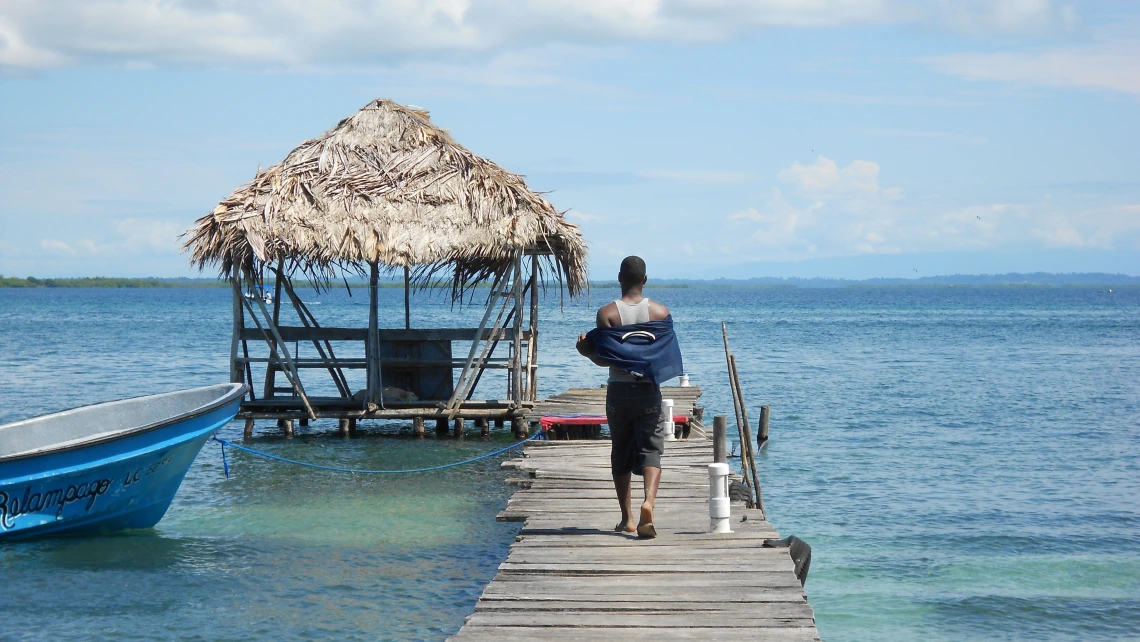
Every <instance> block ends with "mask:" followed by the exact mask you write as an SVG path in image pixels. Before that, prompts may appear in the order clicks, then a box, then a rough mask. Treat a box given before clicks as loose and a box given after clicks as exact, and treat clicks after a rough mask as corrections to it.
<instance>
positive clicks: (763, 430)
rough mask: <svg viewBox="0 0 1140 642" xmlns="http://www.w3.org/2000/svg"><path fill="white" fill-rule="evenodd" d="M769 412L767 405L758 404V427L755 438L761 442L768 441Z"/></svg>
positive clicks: (770, 410)
mask: <svg viewBox="0 0 1140 642" xmlns="http://www.w3.org/2000/svg"><path fill="white" fill-rule="evenodd" d="M771 412H772V409H771V408H769V407H768V406H760V429H759V434H758V435H757V436H756V438H757V440H758V441H759V442H760V443H761V444H763V443H764V442H766V441H768V415H769V413H771Z"/></svg>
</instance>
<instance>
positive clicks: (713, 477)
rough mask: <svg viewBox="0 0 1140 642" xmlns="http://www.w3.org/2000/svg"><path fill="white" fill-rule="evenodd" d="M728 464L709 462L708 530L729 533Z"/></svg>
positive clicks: (730, 530)
mask: <svg viewBox="0 0 1140 642" xmlns="http://www.w3.org/2000/svg"><path fill="white" fill-rule="evenodd" d="M729 501H730V500H729V498H728V464H709V531H711V532H713V533H731V532H732V527H731V525H730V523H729V521H730V519H729V518H730V517H731V512H732V507H731V506H730V505H729Z"/></svg>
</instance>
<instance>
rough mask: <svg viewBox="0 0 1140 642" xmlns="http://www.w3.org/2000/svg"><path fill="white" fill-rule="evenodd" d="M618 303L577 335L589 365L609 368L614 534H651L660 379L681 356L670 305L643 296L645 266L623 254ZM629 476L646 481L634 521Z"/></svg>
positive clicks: (677, 367) (675, 370) (659, 446)
mask: <svg viewBox="0 0 1140 642" xmlns="http://www.w3.org/2000/svg"><path fill="white" fill-rule="evenodd" d="M618 282H619V283H620V284H621V298H620V299H617V300H616V301H614V302H613V303H610V304H607V305H605V306H603V307H602V308H601V309H599V310H598V315H597V328H596V329H595V330H591V331H590V332H589V333H588V334H582V335H579V337H578V344H577V349H578V352H579V353H580V354H582V356H584V357H586V358H587V359H589V360H590V361H593V362H594V363H595V364H597V365H599V366H602V367H606V368H609V371H610V376H609V383H608V385H607V388H606V418H607V421H608V423H609V426H610V439H611V442H612V445H611V450H610V468H611V472H612V473H613V479H614V489H615V490H616V491H617V498H618V504H619V505H620V506H621V521H620V522H618V525H617V526H616V527H615V529H614V530H616V531H619V532H624V533H634V532H636V533H637V535H638V537H642V538H652V537H656V536H657V530H656V529H655V528H654V526H653V508H654V504H655V502H656V500H657V487H658V485H659V484H660V482H661V455H662V454H663V453H664V451H665V435H664V434H663V433H662V432H661V430H660V429H659V424H660V421H659V420H660V414H661V390H660V388H659V387H658V384H659V383H660V382H663V381H666V380H667V379H670V378H672V377H675V376H679V375H680V374H681V372H683V370H684V369H683V366H682V364H681V351H680V348H679V347H678V345H677V340H676V336H675V335H674V334H673V319H672V317H671V316H670V315H669V308H667V307H665V306H664V305H661V304H660V303H658V302H656V301H650V300H649V299H647V298H645V296H644V295H643V294H642V289H643V288H644V286H645V282H646V275H645V261H643V260H641V258H639V257H636V256H628V257H626V258H625V259H624V260H623V261H622V262H621V269H620V271H619V272H618ZM632 475H642V476H644V478H645V500H644V501H643V502H642V504H641V513H640V515H639V518H640V519H639V521H638V523H637V525H636V526H635V525H634V522H633V511H632V498H631V493H632V489H631V487H630V482H631V479H632V477H631V476H632Z"/></svg>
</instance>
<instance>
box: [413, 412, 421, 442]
mask: <svg viewBox="0 0 1140 642" xmlns="http://www.w3.org/2000/svg"><path fill="white" fill-rule="evenodd" d="M412 434H414V435H415V436H416V439H423V438H424V418H423V417H416V418H414V419H412Z"/></svg>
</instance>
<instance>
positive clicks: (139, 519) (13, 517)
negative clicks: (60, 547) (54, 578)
mask: <svg viewBox="0 0 1140 642" xmlns="http://www.w3.org/2000/svg"><path fill="white" fill-rule="evenodd" d="M239 405H240V399H233V400H232V401H230V402H229V403H226V404H225V405H221V406H218V407H215V408H213V409H210V410H208V411H206V412H203V413H201V414H197V415H194V416H189V417H180V418H177V419H175V420H172V421H170V422H169V423H166V424H160V425H158V426H155V427H152V428H148V429H146V430H145V431H140V432H135V433H132V434H128V435H126V436H123V437H121V438H118V439H114V440H109V441H104V442H101V443H95V444H91V445H88V446H84V447H82V448H74V449H68V450H63V451H60V452H54V453H47V454H43V455H38V456H35V457H27V458H22V459H15V460H11V461H3V462H0V540H6V539H16V538H23V537H35V536H40V535H49V534H50V535H58V534H64V533H69V534H70V533H90V532H99V531H112V530H123V529H135V528H149V527H152V526H154V525H155V524H157V523H158V521H159V520H160V519H162V517H163V515H165V514H166V510H167V508H169V506H170V502H171V501H172V500H173V499H174V495H175V493H177V492H178V487H179V486H180V485H181V483H182V479H183V478H184V477H185V476H186V471H187V470H189V468H190V465H191V464H192V463H193V462H194V458H195V457H197V455H198V452H199V451H200V450H201V448H202V445H203V444H204V443H205V442H206V440H207V439H209V438H210V436H211V435H213V433H214V432H215V431H217V430H218V429H219V428H221V427H222V426H224V425H225V424H226V423H228V422H229V421H230V420H231V419H233V417H234V415H235V414H237V411H238V406H239Z"/></svg>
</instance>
